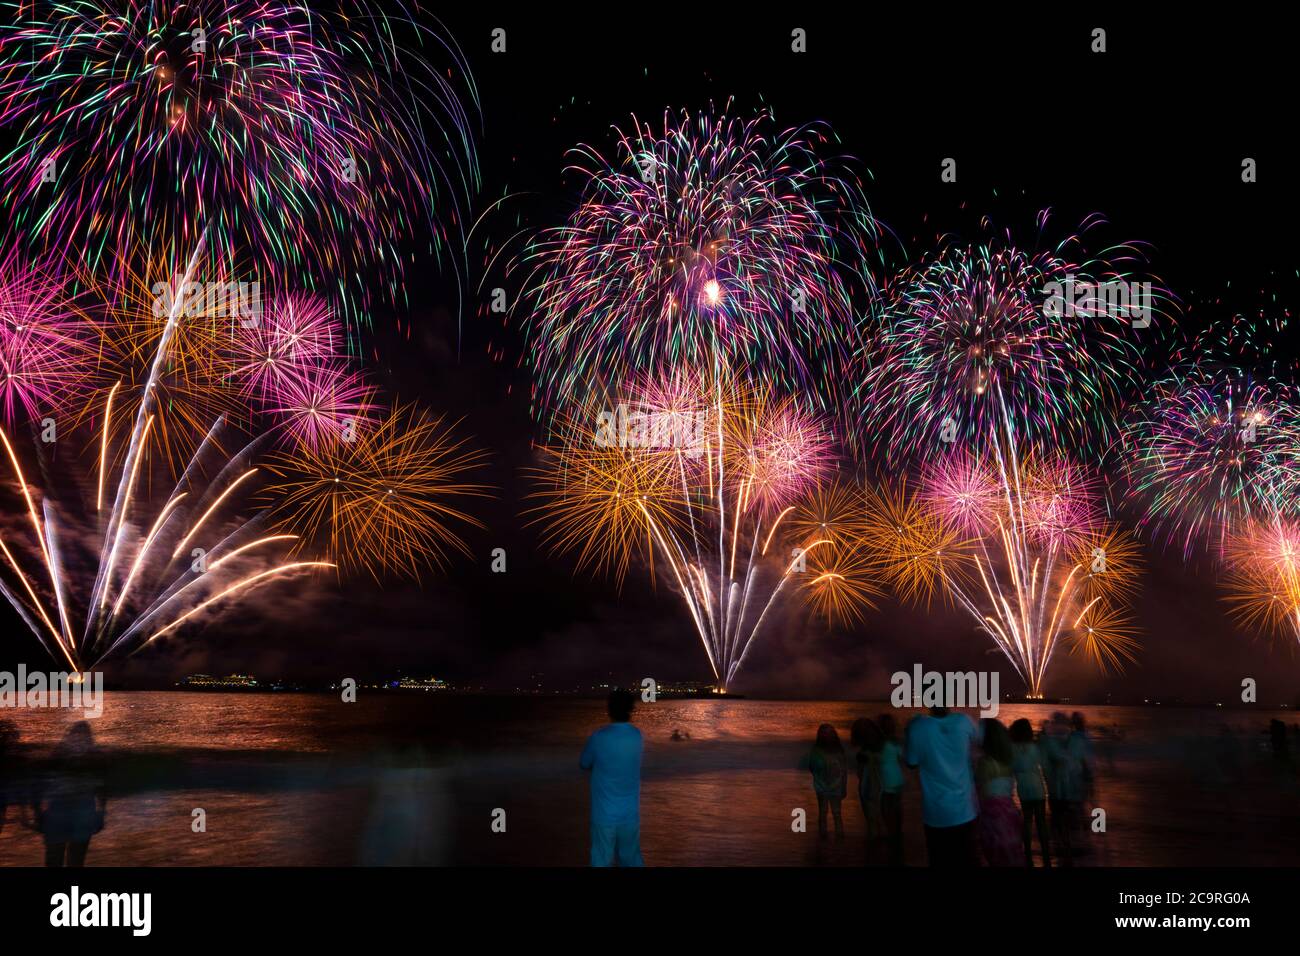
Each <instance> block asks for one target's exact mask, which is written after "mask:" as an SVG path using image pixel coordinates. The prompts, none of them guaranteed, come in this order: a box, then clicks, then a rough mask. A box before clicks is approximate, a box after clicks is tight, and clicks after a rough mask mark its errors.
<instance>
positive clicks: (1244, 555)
mask: <svg viewBox="0 0 1300 956" xmlns="http://www.w3.org/2000/svg"><path fill="white" fill-rule="evenodd" d="M1227 558H1228V567H1229V570H1228V575H1227V579H1226V582H1225V583H1226V586H1227V588H1228V595H1227V597H1226V600H1227V601H1228V604H1229V607H1230V610H1231V612H1232V615H1233V617H1234V618H1236V619H1237V621H1238V622H1239V623H1240V624H1241V625H1242V626H1243V627H1245V628H1246V629H1247V630H1250V631H1254V632H1256V633H1264V634H1273V635H1277V636H1281V637H1285V638H1287V639H1288V642H1289V641H1290V640H1295V641H1297V642H1300V526H1298V525H1297V524H1296V522H1294V521H1288V520H1285V519H1282V518H1277V519H1275V520H1274V521H1273V522H1272V523H1270V524H1266V525H1265V524H1255V525H1252V526H1250V527H1248V528H1246V529H1245V530H1243V531H1242V532H1240V533H1238V534H1236V535H1234V536H1233V537H1232V538H1231V539H1230V540H1229V542H1228V550H1227ZM1293 646H1294V645H1293Z"/></svg>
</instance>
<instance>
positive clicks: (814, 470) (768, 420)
mask: <svg viewBox="0 0 1300 956" xmlns="http://www.w3.org/2000/svg"><path fill="white" fill-rule="evenodd" d="M768 400H769V399H768V397H767V396H766V395H760V396H759V398H758V401H759V402H761V403H762V404H766V403H767V401H768ZM755 423H756V427H755V428H754V429H753V431H752V433H751V434H750V435H748V436H746V437H747V438H748V441H745V442H744V443H743V444H741V446H740V447H739V449H738V451H739V452H740V454H742V455H745V456H746V457H747V459H748V461H747V462H746V465H745V467H744V468H743V469H742V470H741V471H740V474H741V475H743V476H744V481H745V482H746V483H747V484H748V488H747V494H748V495H749V496H750V497H751V498H752V499H753V500H754V501H755V502H756V503H757V504H758V505H759V506H760V509H761V510H763V511H766V512H767V513H769V514H770V513H772V512H775V511H780V510H781V509H782V508H785V507H787V506H789V505H790V503H791V502H793V501H794V500H795V499H796V498H798V497H799V496H800V495H803V494H806V493H808V492H809V491H811V490H812V489H813V488H814V487H816V486H817V485H818V484H820V483H821V482H823V481H824V480H825V479H826V478H827V477H828V476H829V474H830V472H831V471H832V470H833V468H834V465H835V442H834V439H833V438H832V436H831V434H830V432H829V431H828V430H827V429H826V428H825V427H823V426H822V424H821V423H820V421H819V420H818V419H817V418H815V417H813V416H810V415H807V414H804V413H802V412H800V411H799V409H798V408H797V407H796V406H795V405H794V403H793V402H790V401H782V402H778V403H775V404H772V405H770V406H768V407H766V408H762V409H761V411H760V413H759V414H758V415H757V416H755Z"/></svg>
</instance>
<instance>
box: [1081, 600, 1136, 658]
mask: <svg viewBox="0 0 1300 956" xmlns="http://www.w3.org/2000/svg"><path fill="white" fill-rule="evenodd" d="M1067 635H1068V636H1067V641H1068V642H1069V647H1070V651H1071V653H1074V654H1079V655H1082V656H1083V657H1085V658H1087V659H1088V660H1089V661H1090V662H1092V663H1093V664H1094V665H1095V666H1096V667H1097V669H1098V670H1100V671H1102V672H1103V673H1110V672H1115V671H1121V670H1123V669H1124V664H1125V663H1132V662H1133V661H1134V660H1136V659H1137V658H1136V657H1135V656H1134V652H1136V651H1137V649H1138V647H1139V646H1140V645H1139V644H1138V641H1137V638H1136V636H1135V635H1134V627H1133V621H1132V620H1131V619H1130V618H1129V617H1128V616H1127V615H1126V614H1125V613H1124V612H1123V611H1121V610H1120V609H1119V608H1117V607H1115V606H1114V605H1112V604H1109V603H1107V602H1106V601H1104V600H1100V599H1099V600H1096V601H1094V602H1090V603H1089V604H1088V605H1087V608H1086V610H1085V611H1084V612H1083V613H1082V614H1080V615H1079V617H1078V618H1077V619H1076V620H1075V621H1074V627H1073V628H1071V629H1070V630H1068V631H1067Z"/></svg>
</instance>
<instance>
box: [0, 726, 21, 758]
mask: <svg viewBox="0 0 1300 956" xmlns="http://www.w3.org/2000/svg"><path fill="white" fill-rule="evenodd" d="M17 746H18V728H17V727H15V726H14V723H13V721H12V720H0V757H3V756H5V755H6V754H7V753H9V751H11V750H13V749H14V748H16V747H17Z"/></svg>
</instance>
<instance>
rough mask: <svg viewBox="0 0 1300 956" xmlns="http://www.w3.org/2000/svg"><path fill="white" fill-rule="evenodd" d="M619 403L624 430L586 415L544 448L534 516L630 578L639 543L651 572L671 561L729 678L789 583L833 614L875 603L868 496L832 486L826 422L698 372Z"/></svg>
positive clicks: (553, 539)
mask: <svg viewBox="0 0 1300 956" xmlns="http://www.w3.org/2000/svg"><path fill="white" fill-rule="evenodd" d="M691 395H693V396H694V397H693V398H691V397H690V396H691ZM614 398H615V396H611V397H610V401H611V404H616V405H617V407H619V408H623V409H626V410H627V411H626V418H625V419H623V420H621V421H619V422H618V423H617V425H616V426H615V427H609V428H605V429H603V430H602V428H601V425H600V424H597V425H595V426H594V427H593V425H592V422H597V423H599V422H600V421H601V416H600V415H597V414H592V415H591V417H590V418H588V417H587V416H584V415H578V416H575V417H574V418H572V419H568V420H566V423H565V425H564V427H563V429H562V430H561V432H560V434H561V435H562V436H563V437H562V440H561V441H559V442H558V443H557V444H555V445H553V446H548V447H547V448H546V449H545V452H544V454H545V456H546V465H545V466H544V467H543V468H542V469H540V471H539V472H538V477H539V478H540V479H541V480H542V482H543V487H542V489H541V490H539V491H538V492H537V493H536V497H538V498H542V499H544V502H543V504H541V505H540V506H538V507H537V508H535V509H534V512H535V513H537V514H538V515H539V517H538V518H537V519H536V520H537V521H539V522H541V523H543V524H545V525H546V532H545V536H546V538H547V540H548V541H549V543H550V544H551V546H552V547H553V548H555V549H557V550H574V551H576V552H577V554H578V560H579V565H580V566H582V565H588V566H594V567H596V568H599V569H609V570H612V571H614V572H615V574H616V576H617V577H618V579H619V580H620V581H621V580H622V577H623V575H624V574H625V573H626V571H627V569H628V567H629V566H630V565H631V564H632V563H633V560H634V556H635V555H636V554H638V553H641V552H643V553H644V557H645V558H646V559H647V560H646V565H647V567H648V569H649V570H651V571H652V572H653V569H654V567H655V564H656V563H659V564H660V565H661V566H662V567H663V568H664V569H666V573H665V577H666V579H667V580H668V581H670V582H671V583H672V585H673V586H674V589H675V591H676V593H677V594H678V595H679V597H680V598H681V600H682V601H683V603H684V604H685V606H686V609H687V612H688V614H689V616H690V619H691V622H692V625H693V626H694V628H695V630H696V633H697V635H698V637H699V639H700V642H701V644H702V646H703V648H704V651H705V656H706V657H707V659H708V661H709V666H710V668H711V669H712V671H713V673H714V676H715V678H716V680H717V681H718V682H719V684H720V685H721V686H722V687H724V688H725V687H727V686H729V685H731V684H732V683H733V682H734V681H735V679H736V677H737V675H738V674H739V672H740V670H741V667H742V666H743V664H744V662H745V661H746V659H747V655H748V653H749V652H750V650H751V649H752V648H753V647H754V644H755V641H756V639H757V638H758V636H759V635H760V634H761V633H762V631H763V628H764V625H765V624H766V623H767V621H768V620H769V618H770V615H771V613H772V612H773V610H774V609H775V608H777V607H778V606H780V605H781V603H782V601H783V596H784V595H785V594H787V593H788V592H789V590H790V587H791V584H792V582H794V581H798V583H799V590H800V592H801V594H802V596H803V598H804V600H805V601H806V602H807V603H809V604H811V605H812V606H813V607H815V608H816V609H818V610H819V611H821V612H822V613H824V615H825V616H826V617H828V618H832V619H835V618H841V617H843V618H849V619H851V618H853V617H854V616H855V615H856V613H857V608H859V607H861V606H863V605H869V604H870V600H871V597H872V596H873V595H874V594H875V593H877V592H876V590H875V588H874V586H873V584H872V583H871V580H870V579H871V574H872V570H873V568H872V567H871V566H870V565H869V563H867V562H864V561H862V560H860V559H859V558H858V557H857V556H856V552H857V550H858V537H859V533H858V530H857V529H856V527H855V522H857V521H858V520H859V517H858V513H857V506H858V505H860V498H859V497H858V496H855V495H853V494H851V493H848V492H847V491H845V490H844V489H843V488H839V487H838V486H834V485H828V483H827V478H828V476H829V474H830V472H831V471H832V469H833V466H834V456H833V452H832V443H831V441H830V436H829V434H828V433H827V432H826V431H825V429H824V427H823V426H822V424H821V422H820V421H819V420H817V419H815V418H812V417H810V416H807V415H804V414H803V413H800V412H797V411H796V410H795V408H794V406H793V404H792V403H791V402H789V401H787V400H779V399H777V398H776V397H775V396H774V395H773V393H772V392H771V390H768V389H757V388H754V387H751V386H748V385H743V384H741V383H739V382H737V381H735V380H733V379H730V378H728V379H727V380H726V381H725V382H718V381H715V382H709V381H708V380H707V379H706V378H704V377H700V376H698V375H694V374H689V373H687V374H683V373H677V374H675V375H673V376H670V377H669V378H668V379H666V380H665V379H648V380H647V381H645V382H643V383H642V384H641V385H640V386H638V387H636V388H634V389H631V390H629V391H628V392H627V395H626V398H627V401H622V402H617V403H615V402H614V401H613V399H614ZM778 534H780V537H778ZM774 541H780V543H781V545H780V549H777V548H774V546H773V543H774ZM787 545H788V546H790V548H791V551H790V553H789V556H788V557H787V556H785V552H784V550H783V549H784V547H785V546H787ZM777 550H780V551H781V553H780V555H778V554H777V553H776V552H777Z"/></svg>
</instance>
